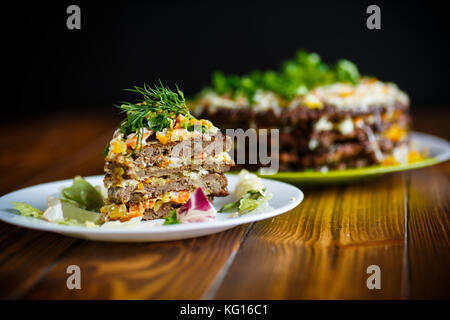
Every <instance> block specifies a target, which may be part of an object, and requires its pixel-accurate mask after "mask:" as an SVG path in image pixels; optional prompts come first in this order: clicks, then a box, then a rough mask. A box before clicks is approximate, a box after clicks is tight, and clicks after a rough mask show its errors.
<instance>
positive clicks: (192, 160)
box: [101, 86, 234, 221]
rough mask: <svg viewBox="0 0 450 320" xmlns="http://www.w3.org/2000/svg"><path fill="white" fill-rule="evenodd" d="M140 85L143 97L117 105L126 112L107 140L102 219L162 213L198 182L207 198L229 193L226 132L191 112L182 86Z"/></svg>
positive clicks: (183, 199)
mask: <svg viewBox="0 0 450 320" xmlns="http://www.w3.org/2000/svg"><path fill="white" fill-rule="evenodd" d="M144 89H145V92H144V93H145V95H144V98H145V100H144V101H142V102H140V103H136V104H124V105H122V106H120V107H121V109H122V110H123V111H125V112H126V113H127V118H126V119H125V120H124V122H122V124H121V127H120V128H119V129H117V130H116V131H115V133H114V135H113V138H112V140H111V141H110V143H109V144H108V149H107V153H106V158H105V160H106V164H105V173H106V175H105V179H104V184H105V187H106V188H107V190H108V203H107V204H106V205H105V206H104V207H103V208H102V209H101V212H102V213H103V214H105V218H106V220H121V221H126V220H129V219H131V218H133V217H137V216H142V217H144V218H145V219H155V218H160V217H166V216H168V215H169V213H170V212H171V211H172V210H175V209H177V208H179V207H180V206H181V205H182V204H184V203H186V202H187V201H188V200H189V198H190V195H191V193H192V192H194V191H195V190H196V189H197V188H201V189H202V191H203V193H204V194H205V195H206V196H207V197H208V198H209V199H210V200H212V199H213V198H214V197H215V196H226V195H227V194H228V192H227V184H228V181H227V179H226V177H225V176H224V174H223V173H224V172H225V171H228V170H229V168H230V167H231V166H232V165H233V164H234V163H233V161H232V160H231V158H230V156H229V154H228V153H227V151H228V150H229V149H230V147H231V141H230V138H227V137H226V136H225V135H223V134H222V133H221V132H220V130H219V129H218V128H216V127H215V126H214V125H213V124H212V123H211V122H210V121H207V120H198V119H196V118H195V117H193V116H191V115H190V113H189V110H188V109H187V107H186V105H185V104H184V97H183V96H182V93H181V92H178V93H174V92H171V91H170V90H168V89H167V88H165V87H163V86H161V87H157V88H156V89H150V88H147V87H144ZM144 89H143V88H139V90H140V91H142V90H144ZM140 91H139V92H140ZM140 93H142V92H140ZM166 96H169V97H170V99H169V100H167V99H166V98H167V97H166ZM136 124H138V125H137V126H136Z"/></svg>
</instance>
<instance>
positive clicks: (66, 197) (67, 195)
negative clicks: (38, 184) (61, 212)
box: [60, 176, 104, 212]
mask: <svg viewBox="0 0 450 320" xmlns="http://www.w3.org/2000/svg"><path fill="white" fill-rule="evenodd" d="M60 199H61V200H62V201H68V202H71V203H74V204H76V205H77V206H79V207H80V208H82V209H86V210H91V211H96V212H99V211H100V208H101V207H102V206H103V204H104V202H103V197H102V195H101V194H100V192H98V191H97V189H95V188H94V187H93V186H92V185H91V184H90V183H89V182H87V181H86V180H84V179H83V178H82V177H80V176H77V177H75V178H74V179H73V183H72V186H70V187H67V188H64V189H62V191H61V196H60Z"/></svg>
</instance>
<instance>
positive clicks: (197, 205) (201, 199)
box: [177, 188, 217, 223]
mask: <svg viewBox="0 0 450 320" xmlns="http://www.w3.org/2000/svg"><path fill="white" fill-rule="evenodd" d="M216 213H217V211H216V209H214V207H213V206H212V205H211V203H210V202H209V201H208V198H207V197H206V195H205V194H204V193H203V190H202V189H201V188H197V190H195V192H194V195H193V196H191V198H190V199H189V201H188V202H186V203H185V204H184V205H183V206H182V207H181V208H180V209H178V211H177V218H178V221H180V223H193V222H211V221H214V220H215V219H216Z"/></svg>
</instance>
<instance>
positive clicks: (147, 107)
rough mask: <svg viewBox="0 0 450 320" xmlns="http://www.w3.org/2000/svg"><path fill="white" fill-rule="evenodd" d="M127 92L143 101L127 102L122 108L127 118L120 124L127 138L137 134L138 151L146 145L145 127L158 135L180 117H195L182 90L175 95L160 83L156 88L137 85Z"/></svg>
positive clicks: (120, 107) (177, 90) (178, 90)
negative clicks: (143, 135) (143, 136)
mask: <svg viewBox="0 0 450 320" xmlns="http://www.w3.org/2000/svg"><path fill="white" fill-rule="evenodd" d="M125 90H126V91H131V92H136V93H139V94H141V95H142V97H141V100H140V101H139V102H136V103H131V102H123V103H122V105H120V106H118V108H119V109H120V110H121V112H123V113H125V114H126V118H125V119H124V120H123V121H122V123H121V124H120V131H121V132H122V133H123V134H124V135H125V136H127V135H129V134H130V133H136V135H137V143H136V148H135V150H136V149H137V150H139V149H140V148H141V146H142V134H143V129H144V128H147V129H149V130H152V131H154V132H157V131H162V130H163V129H165V128H169V127H171V125H172V124H173V123H174V122H175V118H176V116H177V115H179V114H181V115H183V116H185V117H189V118H191V114H190V112H189V109H188V107H187V106H186V101H185V98H184V94H183V92H182V91H181V90H180V89H179V88H178V87H176V92H174V91H172V90H170V89H169V88H168V87H166V86H164V85H163V84H162V82H161V81H159V85H155V86H154V87H153V88H152V87H150V86H148V85H146V84H144V86H143V87H137V86H135V87H134V88H133V89H125ZM135 150H133V151H135Z"/></svg>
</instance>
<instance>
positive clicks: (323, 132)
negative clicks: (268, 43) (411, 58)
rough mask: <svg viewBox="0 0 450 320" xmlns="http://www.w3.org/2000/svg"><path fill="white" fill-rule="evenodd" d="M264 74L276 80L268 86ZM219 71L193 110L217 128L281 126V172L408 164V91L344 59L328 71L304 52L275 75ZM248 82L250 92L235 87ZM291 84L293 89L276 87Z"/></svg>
mask: <svg viewBox="0 0 450 320" xmlns="http://www.w3.org/2000/svg"><path fill="white" fill-rule="evenodd" d="M305 60H306V61H305ZM295 68H297V69H296V72H297V73H298V74H301V75H302V76H303V77H306V79H307V78H308V77H309V78H314V77H315V79H316V80H315V81H310V82H307V81H306V80H305V78H300V79H299V78H298V77H297V78H295V79H294V77H293V76H290V75H289V72H290V71H289V70H291V72H292V69H295ZM314 68H315V69H314ZM327 68H328V69H327ZM305 69H306V70H309V71H308V72H309V73H308V72H306V71H305ZM340 69H343V70H340ZM321 70H328V71H326V72H323V71H321ZM345 70H347V73H346V74H345V73H343V72H344V71H345ZM302 71H304V72H303V73H301V72H302ZM268 75H272V77H275V80H276V81H277V82H276V83H275V84H273V83H267V80H265V78H268ZM219 76H220V77H221V78H219V79H215V81H213V83H215V86H214V87H213V88H211V89H207V90H204V91H203V92H202V93H201V94H200V95H199V97H198V98H197V99H196V100H195V101H193V102H192V108H193V112H194V114H196V115H198V116H201V117H205V118H208V119H210V120H211V121H214V122H215V123H216V124H217V125H218V126H219V127H220V128H243V129H248V128H255V129H261V128H264V129H273V128H276V129H279V130H280V141H279V161H280V169H281V170H293V169H314V170H322V171H324V170H325V171H326V170H328V169H332V168H337V169H345V168H349V167H361V166H367V165H371V164H396V163H405V162H407V161H408V154H409V153H408V152H409V151H408V141H409V135H408V133H409V127H410V116H409V98H408V96H407V95H406V94H405V93H404V92H402V91H401V90H400V89H398V87H397V86H396V85H395V84H393V83H385V82H381V81H379V80H377V79H375V78H369V77H360V76H359V73H358V72H357V69H356V67H355V66H354V65H353V64H351V63H350V62H348V61H346V60H345V61H343V62H342V61H341V63H340V64H339V63H338V64H337V65H336V66H335V67H334V68H332V67H329V66H327V65H324V64H323V63H321V62H320V59H319V60H317V56H315V55H313V56H311V54H305V53H302V54H300V55H299V56H298V57H297V60H296V61H294V62H292V61H289V62H288V63H285V64H284V67H283V69H282V71H279V72H271V73H266V74H256V75H254V76H252V75H250V76H248V77H247V78H245V77H241V78H239V81H240V82H239V81H238V80H237V79H234V80H233V79H229V78H226V77H224V76H223V75H219ZM216 77H217V75H216ZM277 77H278V78H277ZM232 80H233V81H234V82H232ZM220 81H222V82H223V83H225V85H223V84H220ZM245 81H247V83H250V84H251V83H252V81H253V87H252V86H248V85H247V89H248V88H249V87H250V88H252V89H251V90H243V89H240V86H243V85H244V84H246V82H245ZM236 83H237V84H236ZM230 84H231V85H230ZM295 84H297V85H298V88H299V89H297V91H295V90H291V91H290V92H286V91H283V90H281V89H279V88H280V87H281V88H289V87H292V88H295ZM226 85H228V87H226ZM233 85H234V87H233ZM277 85H278V86H277ZM283 85H285V87H283ZM223 87H226V88H223ZM244 88H245V87H244ZM238 165H241V166H243V167H247V168H251V169H254V168H255V167H258V165H256V166H251V165H248V164H238Z"/></svg>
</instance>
